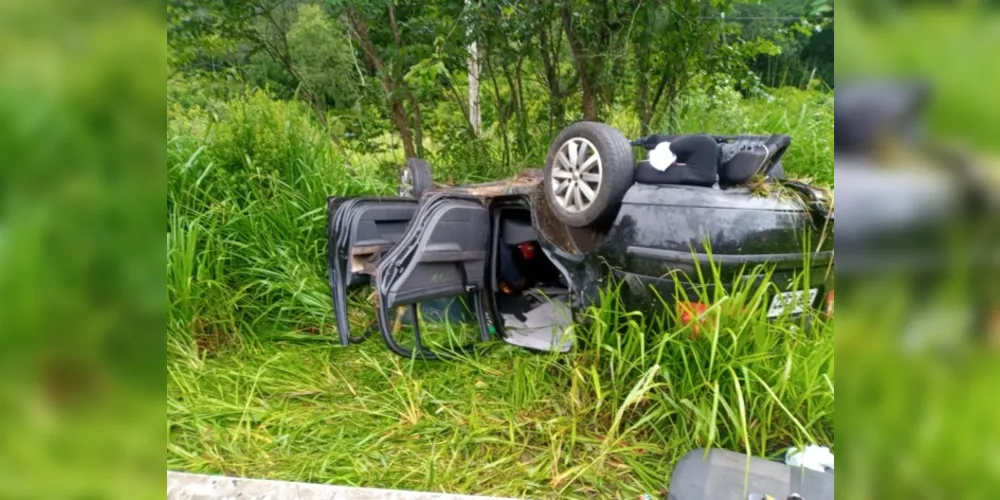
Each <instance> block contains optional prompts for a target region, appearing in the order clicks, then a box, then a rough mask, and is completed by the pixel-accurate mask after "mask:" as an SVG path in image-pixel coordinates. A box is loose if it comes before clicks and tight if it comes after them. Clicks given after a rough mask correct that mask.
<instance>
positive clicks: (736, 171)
mask: <svg viewBox="0 0 1000 500" xmlns="http://www.w3.org/2000/svg"><path fill="white" fill-rule="evenodd" d="M663 142H669V143H670V150H671V151H672V152H673V153H674V154H675V155H676V156H677V161H676V162H675V163H674V164H672V165H670V166H669V168H666V169H664V170H660V169H657V168H656V167H654V166H653V165H652V163H650V161H649V160H643V161H640V162H638V163H637V164H636V168H635V182H638V183H641V184H667V185H671V184H672V185H682V186H702V187H714V186H718V187H719V188H722V189H727V188H732V187H737V186H742V185H744V184H746V183H747V181H749V180H750V179H752V178H753V177H754V176H755V175H757V174H764V175H769V174H770V173H771V172H770V169H771V167H773V166H774V165H776V164H777V163H778V161H779V160H780V159H781V156H782V155H784V153H785V150H786V149H787V148H788V145H789V144H790V143H791V138H790V137H788V136H786V135H772V136H742V137H740V136H736V137H725V136H711V135H704V134H699V135H663V134H657V135H651V136H649V137H646V138H644V139H640V140H638V141H635V142H634V143H633V144H635V145H637V146H642V147H644V148H645V149H646V150H648V151H652V150H653V149H654V148H655V147H656V146H657V145H658V144H660V143H663Z"/></svg>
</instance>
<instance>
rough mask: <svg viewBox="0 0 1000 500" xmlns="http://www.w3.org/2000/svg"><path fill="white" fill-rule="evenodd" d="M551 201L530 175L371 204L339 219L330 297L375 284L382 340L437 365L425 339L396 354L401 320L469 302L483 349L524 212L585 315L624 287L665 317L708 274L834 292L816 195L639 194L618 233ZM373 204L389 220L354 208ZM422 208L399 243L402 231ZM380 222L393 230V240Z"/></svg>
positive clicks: (826, 218) (634, 301) (825, 223)
mask: <svg viewBox="0 0 1000 500" xmlns="http://www.w3.org/2000/svg"><path fill="white" fill-rule="evenodd" d="M781 186H786V184H785V182H784V181H781ZM800 187H801V186H800ZM542 189H544V185H543V183H542V177H541V173H540V172H538V171H526V172H524V173H522V174H521V175H519V176H517V177H515V178H513V179H510V180H507V181H499V182H489V183H482V184H474V185H467V186H457V187H450V188H435V189H431V190H428V191H427V192H425V194H424V195H423V196H422V198H421V200H420V201H419V203H416V202H415V201H411V202H399V199H382V201H376V200H377V199H371V198H369V199H367V201H365V202H361V203H360V204H356V206H355V207H353V208H352V207H351V206H348V208H349V210H348V211H349V212H351V213H345V214H340V213H339V212H340V211H342V210H340V211H338V213H337V214H335V215H334V216H333V217H332V218H331V219H332V220H334V221H335V222H337V225H336V228H335V229H336V231H335V232H336V233H337V234H332V235H331V238H334V237H335V238H337V243H338V244H339V248H338V252H340V253H339V254H338V257H339V259H340V260H339V261H338V264H337V265H338V266H339V269H341V270H342V271H341V274H342V276H341V280H340V281H339V282H337V283H333V282H332V281H331V283H332V284H331V286H335V285H336V286H338V287H341V288H344V289H346V288H347V287H349V286H352V285H354V284H357V283H360V282H363V281H364V279H363V278H361V277H359V276H373V277H374V284H375V289H376V293H377V296H378V301H377V309H378V312H377V316H378V320H379V325H380V330H381V331H382V333H383V338H384V339H385V340H386V343H387V344H389V346H390V348H391V349H392V350H393V351H395V352H398V353H400V354H403V355H409V356H413V355H417V356H422V357H433V354H431V353H428V352H423V351H421V350H420V347H419V339H418V349H417V350H416V351H414V350H406V349H402V348H399V346H398V344H396V343H395V340H393V339H391V336H392V334H393V331H392V328H391V325H390V324H389V323H390V322H391V318H390V316H391V314H392V311H394V310H396V309H397V308H399V307H407V306H410V305H412V304H415V303H417V302H422V301H426V300H430V299H436V298H440V297H445V296H449V297H454V296H461V295H462V294H466V295H467V296H468V299H469V300H471V303H472V305H473V306H474V307H475V309H476V314H477V317H478V318H479V321H480V323H481V324H480V326H481V330H482V332H483V334H482V338H483V339H486V338H488V333H486V332H487V326H488V324H493V325H496V324H498V322H499V320H498V314H497V312H496V309H495V308H494V307H493V304H492V298H491V297H492V293H493V292H495V291H496V290H497V286H498V285H497V283H496V282H495V281H496V280H494V279H492V278H491V274H492V273H491V272H490V271H492V270H494V269H495V266H496V255H495V252H494V251H493V249H494V247H495V244H494V243H495V242H496V239H497V238H498V237H499V234H500V233H499V228H498V224H499V222H498V221H499V219H498V218H497V217H496V216H495V215H496V211H497V210H500V209H504V208H520V209H525V210H528V211H529V212H530V214H531V223H532V225H533V227H534V230H535V232H536V233H537V241H538V243H539V247H540V248H541V250H542V252H543V253H544V254H545V255H546V256H547V257H548V258H549V259H550V260H551V261H552V262H553V264H555V265H556V267H557V268H558V269H559V270H560V271H561V272H562V274H563V276H564V278H565V280H566V282H567V284H568V285H569V289H570V299H571V300H570V304H571V307H572V309H573V310H574V311H576V312H579V311H582V310H584V309H585V308H586V307H588V306H590V305H593V304H595V303H597V302H598V301H599V299H600V290H601V289H602V288H603V287H604V286H605V285H606V284H608V283H609V281H610V280H615V279H616V280H620V281H621V282H623V283H624V286H623V287H622V290H623V294H622V295H623V299H624V300H625V302H626V303H627V304H628V305H629V307H634V308H639V309H641V308H655V309H658V310H662V309H663V306H664V304H663V301H662V300H661V299H660V297H662V298H664V299H667V300H668V301H673V300H674V297H675V296H676V295H677V294H678V293H681V294H690V293H697V292H696V291H695V290H694V288H695V287H693V285H692V283H693V280H692V278H693V275H694V274H695V271H696V270H697V269H698V267H699V266H707V265H708V264H710V263H714V264H716V265H718V267H719V269H720V270H721V273H722V274H721V275H720V276H722V278H723V280H724V281H725V282H726V284H727V285H728V284H731V283H729V282H728V281H726V280H737V279H739V278H738V277H739V276H741V275H743V273H746V272H748V271H750V270H751V269H753V268H754V267H756V266H758V265H767V266H770V269H771V271H770V274H769V275H768V276H769V278H770V280H771V282H773V283H774V285H775V287H774V293H777V292H778V291H779V290H784V289H787V288H788V287H789V286H791V285H792V284H793V282H794V281H795V280H794V277H795V275H796V272H797V271H800V270H802V269H804V268H805V267H809V268H810V269H811V270H813V272H810V273H809V281H810V282H809V284H808V285H809V287H811V288H819V289H821V290H822V292H823V294H825V292H826V290H827V289H829V288H830V284H829V282H831V281H832V261H833V237H832V229H833V227H832V226H833V224H832V211H831V212H830V213H829V214H827V213H826V212H825V211H824V210H823V209H822V208H820V209H817V208H816V207H817V206H821V205H822V203H821V201H822V200H821V198H822V195H821V194H820V192H819V191H815V192H814V191H812V190H811V188H808V189H805V190H804V192H805V194H806V196H805V197H804V198H805V199H803V197H801V196H800V197H795V196H786V194H787V193H784V192H783V193H782V194H774V193H772V194H770V195H764V196H762V195H760V194H758V193H755V192H751V190H749V189H746V188H735V189H727V190H720V189H718V188H700V187H687V186H672V185H659V186H656V185H643V184H635V185H633V186H632V187H631V188H630V189H629V191H628V192H627V193H626V194H625V197H624V199H623V202H622V204H621V207H620V209H619V210H618V213H617V214H616V216H615V218H614V219H613V222H612V223H610V225H608V226H607V227H604V228H600V229H595V230H590V229H578V228H571V227H568V226H565V225H564V224H562V223H561V222H559V221H558V220H557V219H555V217H554V215H553V213H552V212H551V210H549V209H548V207H547V206H546V201H545V196H544V193H543V192H542ZM792 191H794V190H792ZM798 191H800V192H801V191H803V189H798ZM810 197H811V198H812V199H810ZM366 204H367V206H379V205H380V204H381V205H384V206H385V209H384V210H382V209H375V208H364V209H359V208H357V207H365V206H366ZM414 205H415V208H414V209H413V214H412V216H411V218H410V220H409V223H408V224H407V225H406V230H405V232H404V233H403V234H402V235H400V234H399V233H398V228H399V224H401V223H402V222H401V221H402V220H403V219H405V218H406V215H407V214H408V213H409V212H408V210H409V209H410V208H411V207H413V206H414ZM379 218H382V219H381V220H383V221H388V222H384V224H383V227H384V228H383V227H380V226H379V223H378V220H377V219H379ZM345 233H346V234H347V235H348V236H346V237H345V236H343V234H345ZM332 241H333V240H331V244H333V243H332ZM393 242H395V246H392V243H393ZM387 248H388V249H387ZM706 248H709V249H710V250H706ZM369 250H371V252H369ZM352 252H353V253H352ZM348 255H350V257H351V258H354V257H355V256H356V255H361V256H362V257H363V258H364V259H369V260H368V261H364V260H363V259H362V262H368V265H367V266H366V265H354V266H353V267H351V266H348V265H347V263H346V259H347V258H348ZM804 255H805V256H804ZM355 264H357V262H355ZM346 277H350V278H351V279H350V280H347V279H344V278H346ZM799 285H801V283H800V284H799ZM681 288H683V290H681ZM336 295H338V294H337V293H336V292H335V296H336ZM341 295H342V296H343V297H346V292H345V293H344V294H341ZM343 302H344V303H345V304H346V299H344V301H343ZM815 302H816V303H814V304H811V305H812V306H814V307H820V303H821V302H822V301H821V300H816V301H815ZM667 305H668V306H669V305H671V304H667ZM341 315H344V316H346V312H343V311H339V312H338V323H339V322H340V321H339V319H340V316H341ZM414 317H415V315H414ZM418 335H419V333H418Z"/></svg>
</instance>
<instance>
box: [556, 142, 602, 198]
mask: <svg viewBox="0 0 1000 500" xmlns="http://www.w3.org/2000/svg"><path fill="white" fill-rule="evenodd" d="M603 172H604V165H603V164H602V162H601V155H600V153H598V152H597V147H596V146H594V143H592V142H590V141H588V140H587V139H584V138H583V137H574V138H572V139H569V140H567V141H566V142H564V143H563V144H562V146H560V147H559V150H558V151H556V157H555V160H554V161H553V162H552V173H551V177H552V183H551V185H552V187H551V189H552V194H554V195H555V199H556V203H558V204H559V207H560V208H562V209H563V210H566V211H567V212H570V213H580V212H583V211H584V210H586V209H588V208H590V206H591V205H593V204H594V201H595V200H596V199H597V194H598V193H599V192H600V189H601V181H602V174H603Z"/></svg>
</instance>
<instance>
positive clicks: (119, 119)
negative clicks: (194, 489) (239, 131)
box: [0, 0, 166, 498]
mask: <svg viewBox="0 0 1000 500" xmlns="http://www.w3.org/2000/svg"><path fill="white" fill-rule="evenodd" d="M165 54H166V50H165V33H164V23H163V9H162V5H159V6H158V5H157V4H152V5H135V4H133V3H125V2H72V1H48V0H42V1H37V2H34V1H33V2H16V1H7V0H0V339H2V342H3V349H2V350H0V371H2V375H0V380H2V382H0V450H2V451H0V497H2V498H106V497H110V496H114V497H120V498H142V497H146V496H152V497H162V495H163V491H164V484H165V477H164V473H163V456H164V455H163V454H164V452H163V437H162V436H163V435H164V434H163V427H162V426H163V420H164V417H163V414H164V413H163V412H164V385H165V380H164V378H165V377H164V323H165V321H166V320H165V303H166V291H165V284H164V273H163V265H164V256H163V245H164V232H163V227H162V226H160V225H159V224H162V223H163V222H162V221H163V211H164V206H165V194H164V193H165V190H164V178H165V167H164V163H165V160H164V148H163V135H162V133H163V130H164V122H165V120H164V108H163V105H164V80H165V66H166V61H165V59H166V56H165Z"/></svg>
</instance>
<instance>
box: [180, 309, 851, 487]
mask: <svg viewBox="0 0 1000 500" xmlns="http://www.w3.org/2000/svg"><path fill="white" fill-rule="evenodd" d="M592 315H594V317H593V320H594V321H593V326H592V327H590V328H588V329H587V330H586V331H585V332H583V333H582V335H583V336H584V337H586V340H587V341H588V342H587V345H588V347H586V348H583V349H579V350H577V351H575V352H573V353H571V354H567V355H549V354H532V353H529V352H527V351H524V350H521V349H519V348H515V347H512V346H507V345H496V346H492V348H491V349H486V350H483V351H481V352H480V353H479V354H476V355H473V356H471V357H468V358H462V359H456V360H450V361H440V362H426V361H413V360H406V359H403V358H400V357H398V356H395V355H393V354H390V353H388V351H387V350H386V349H385V347H384V345H382V344H381V342H380V341H379V340H378V339H370V340H369V341H367V342H366V343H364V344H362V345H360V346H352V347H349V348H342V347H339V346H334V345H332V343H331V342H330V341H329V340H328V339H327V338H316V339H315V340H311V339H304V340H298V341H276V342H275V341H270V342H260V343H258V342H248V343H245V344H243V345H241V346H239V347H226V348H223V349H221V350H219V351H215V352H205V351H199V350H197V349H194V350H192V349H188V348H185V347H183V346H174V347H175V348H176V350H175V352H176V353H177V354H175V355H174V356H172V357H171V361H170V363H169V364H168V379H169V382H168V415H167V416H168V422H169V430H168V433H169V436H170V439H169V443H170V444H169V446H168V461H167V464H168V467H169V468H171V469H181V470H188V471H197V472H207V473H221V474H231V475H239V476H248V477H266V478H280V479H288V480H300V481H314V482H324V483H332V484H347V485H361V486H372V487H375V486H377V487H386V488H402V489H416V490H425V491H447V492H469V493H480V494H492V495H502V496H525V497H529V498H591V497H594V496H597V497H600V498H635V497H636V496H637V495H638V494H641V493H644V492H647V493H655V492H657V491H659V490H662V489H663V488H665V487H666V484H667V481H668V478H669V477H670V472H671V470H672V468H673V465H674V463H675V462H676V460H677V459H678V458H680V457H681V456H682V455H683V454H684V453H686V452H688V451H690V450H692V449H695V448H697V447H702V446H716V447H721V448H727V449H733V450H738V451H747V450H749V451H750V452H751V453H754V454H756V455H764V456H774V455H775V454H777V453H780V452H781V451H782V450H783V448H784V447H786V446H788V445H792V444H796V443H802V442H806V441H809V442H818V443H822V444H825V445H830V446H832V445H833V386H832V379H833V342H832V325H823V326H822V327H821V329H820V331H817V332H812V333H810V334H806V333H803V332H802V331H799V330H796V329H793V328H790V327H789V326H790V325H787V324H786V325H783V324H780V323H776V324H768V323H764V322H756V321H755V322H748V323H750V326H749V328H746V327H744V328H739V325H740V323H739V322H737V321H725V320H723V321H721V322H720V323H719V324H718V326H717V327H715V328H714V329H711V331H710V332H701V334H700V335H698V336H695V335H693V334H692V332H691V331H690V330H689V329H681V330H676V331H661V332H659V333H653V334H649V330H651V329H652V328H651V327H652V326H653V325H652V324H648V322H647V321H645V320H644V319H643V318H642V317H641V316H638V315H636V314H634V313H626V312H625V311H622V310H615V309H614V308H613V307H605V308H602V309H600V310H597V311H593V312H592ZM741 321H742V320H741ZM614 324H618V325H624V328H622V329H617V328H614V327H613V326H612V325H614Z"/></svg>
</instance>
